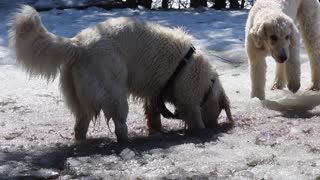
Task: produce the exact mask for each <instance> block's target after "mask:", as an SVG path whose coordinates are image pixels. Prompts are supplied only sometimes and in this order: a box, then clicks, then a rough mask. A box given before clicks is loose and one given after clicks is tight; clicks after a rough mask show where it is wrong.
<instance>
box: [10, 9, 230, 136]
mask: <svg viewBox="0 0 320 180" xmlns="http://www.w3.org/2000/svg"><path fill="white" fill-rule="evenodd" d="M10 37H11V43H12V45H13V47H14V48H15V51H16V55H17V60H18V62H19V63H20V64H22V65H23V66H24V67H25V68H26V70H27V71H28V72H29V73H30V74H32V75H40V76H43V77H45V78H48V79H51V78H55V76H56V75H57V73H58V72H60V81H61V89H62V92H63V94H64V97H65V100H66V103H67V105H68V107H69V108H70V110H71V111H72V112H73V114H74V115H75V118H76V123H75V127H74V131H75V139H76V140H84V139H86V134H87V130H88V126H89V123H90V121H91V120H92V119H94V118H95V117H96V116H97V115H99V114H100V111H101V110H102V111H103V113H104V115H105V117H106V119H108V120H109V119H111V118H112V120H113V121H114V124H115V133H116V136H117V139H118V141H126V140H127V138H128V135H127V133H128V132H127V131H128V130H127V125H126V119H127V114H128V102H127V97H128V95H133V96H134V97H136V98H138V99H141V100H143V101H144V109H145V114H146V117H147V124H148V126H149V128H151V129H154V130H160V129H161V121H160V113H161V109H159V106H158V105H159V102H157V100H158V99H159V98H158V97H159V94H162V95H163V97H161V99H163V100H164V101H166V102H171V103H173V104H174V105H175V106H176V108H177V109H178V112H179V117H180V118H181V119H183V120H184V121H185V122H186V123H187V125H188V127H189V128H190V129H202V128H205V127H215V126H216V125H218V116H219V114H220V112H221V110H222V109H225V110H226V113H227V116H228V118H229V120H232V117H231V113H230V107H229V101H228V98H227V96H226V95H225V92H224V90H223V87H222V85H221V83H220V81H219V78H218V75H217V73H216V72H214V71H212V69H211V66H210V65H209V63H208V62H207V61H206V60H205V58H204V57H203V55H202V54H201V53H199V52H196V53H190V54H189V53H187V52H189V51H190V47H192V44H191V40H192V37H191V36H189V35H187V34H186V33H185V32H183V31H182V30H180V29H170V28H165V27H162V26H160V25H157V24H154V23H151V22H143V21H139V20H135V19H132V18H114V19H109V20H107V21H104V22H102V23H100V24H98V25H96V26H93V27H89V28H87V29H84V30H83V31H81V32H80V33H79V34H77V35H76V36H75V37H73V38H70V39H69V38H64V37H59V36H57V35H54V34H52V33H50V32H48V31H47V29H46V28H45V27H44V26H43V24H42V23H41V20H40V17H39V14H38V13H37V12H36V11H35V10H34V9H33V8H32V7H30V6H22V8H21V9H20V10H19V11H18V12H17V13H16V14H15V16H14V17H13V20H12V28H11V30H10ZM186 54H189V55H188V56H189V57H188V58H189V62H188V63H186V65H185V66H184V67H183V68H182V70H181V71H180V73H178V75H177V76H176V78H175V79H174V82H173V83H172V84H169V86H167V88H165V91H164V92H162V89H163V88H164V87H165V86H166V83H167V81H168V80H169V78H170V77H171V76H172V74H173V73H174V72H175V70H176V68H177V66H178V65H179V64H180V62H181V61H182V60H183V59H184V57H186ZM203 98H205V99H204V100H203ZM160 103H161V102H160Z"/></svg>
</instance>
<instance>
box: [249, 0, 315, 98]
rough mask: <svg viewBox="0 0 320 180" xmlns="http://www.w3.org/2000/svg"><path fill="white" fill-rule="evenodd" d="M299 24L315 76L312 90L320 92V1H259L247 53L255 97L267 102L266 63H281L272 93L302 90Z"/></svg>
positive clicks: (251, 19)
mask: <svg viewBox="0 0 320 180" xmlns="http://www.w3.org/2000/svg"><path fill="white" fill-rule="evenodd" d="M295 21H297V22H298V23H299V27H300V32H301V34H302V37H303V40H304V44H305V47H306V49H307V51H308V55H309V58H310V64H311V73H312V82H313V84H312V87H311V88H310V89H311V90H320V28H319V27H320V26H319V25H320V24H319V22H320V7H319V2H318V0H257V2H256V3H255V4H254V6H253V7H252V9H251V11H250V13H249V17H248V20H247V24H246V50H247V53H248V57H249V63H250V68H251V81H252V87H251V88H252V90H251V97H258V98H259V99H264V98H265V81H266V77H265V76H266V62H265V57H266V56H267V55H271V56H272V57H273V58H274V59H275V60H276V63H277V67H276V77H275V80H274V85H273V87H272V89H282V88H284V87H285V86H286V85H287V87H288V89H289V90H290V91H292V92H293V93H295V92H297V91H298V90H299V88H300V57H299V48H300V46H299V39H300V38H299V32H298V29H297V27H296V25H295Z"/></svg>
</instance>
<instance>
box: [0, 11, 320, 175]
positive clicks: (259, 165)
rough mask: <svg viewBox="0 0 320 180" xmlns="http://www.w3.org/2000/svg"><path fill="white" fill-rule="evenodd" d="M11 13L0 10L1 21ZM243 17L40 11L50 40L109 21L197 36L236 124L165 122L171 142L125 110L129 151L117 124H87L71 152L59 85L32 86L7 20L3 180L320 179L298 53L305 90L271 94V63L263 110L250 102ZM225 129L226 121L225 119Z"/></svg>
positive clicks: (1, 112)
mask: <svg viewBox="0 0 320 180" xmlns="http://www.w3.org/2000/svg"><path fill="white" fill-rule="evenodd" d="M10 12H13V8H2V9H0V16H1V17H8V16H7V15H8V14H9V13H10ZM247 14H248V12H247V11H214V10H205V11H202V12H198V11H196V10H192V11H179V12H178V11H168V12H163V11H147V10H143V9H137V10H130V9H124V10H112V11H105V10H102V9H97V8H89V9H86V10H51V11H48V12H42V13H41V17H42V20H43V23H44V24H45V26H46V27H47V28H48V29H49V30H50V31H51V32H53V33H56V34H59V35H63V36H67V37H72V36H74V35H75V34H76V33H77V32H78V31H80V30H81V29H83V28H85V27H88V26H90V25H93V24H96V23H98V22H100V21H103V20H105V19H107V18H111V17H118V16H134V17H137V18H141V19H145V20H151V21H155V22H158V23H160V24H162V25H165V26H169V27H176V26H182V27H184V28H185V29H186V30H187V31H188V32H189V33H191V34H192V35H194V37H195V41H194V45H195V47H196V48H197V50H203V51H205V52H206V53H207V56H208V58H209V60H210V63H212V65H213V66H214V67H215V68H216V69H217V71H218V72H219V74H220V78H221V81H222V83H223V86H224V88H225V90H226V92H227V94H228V96H229V98H230V100H231V105H232V112H233V115H234V119H235V121H236V126H235V128H233V129H224V128H221V129H218V130H216V131H214V132H213V131H209V130H208V131H206V132H204V133H201V134H198V135H189V134H185V133H184V131H183V128H184V125H183V123H181V122H180V121H178V120H167V119H164V120H163V124H164V128H165V129H166V130H167V131H168V133H166V134H164V135H163V136H162V137H148V136H147V133H146V131H145V129H144V116H143V111H142V105H141V104H138V103H137V102H133V101H130V113H129V115H128V120H127V123H128V127H129V136H130V140H131V142H130V143H128V144H119V143H117V142H116V140H115V135H114V133H113V125H112V123H110V128H111V130H112V131H109V129H108V127H107V125H106V123H105V121H104V119H103V118H101V119H99V120H98V121H96V122H95V123H92V124H91V126H90V128H89V133H88V137H89V140H88V141H87V143H84V144H74V142H73V124H74V118H73V117H72V115H71V114H70V112H69V111H68V109H67V108H66V106H65V104H64V101H63V99H62V96H61V93H60V91H59V83H58V81H57V80H56V81H53V82H49V83H48V82H46V81H45V80H43V79H38V78H30V77H28V76H27V75H26V74H25V72H24V71H23V70H22V69H21V68H20V67H19V66H17V65H16V64H15V60H14V56H13V55H12V53H10V50H9V48H8V39H7V30H8V26H6V25H5V24H7V23H8V18H1V19H0V23H1V24H3V26H0V82H1V83H0V179H2V178H8V179H11V178H21V177H22V178H23V177H24V178H48V179H52V178H60V179H70V178H89V179H96V178H103V179H137V178H138V179H161V178H162V179H188V178H192V179H315V178H316V177H319V176H320V140H319V139H320V133H319V129H320V122H319V115H320V111H319V110H320V108H319V106H317V105H319V103H320V96H319V93H316V92H310V91H307V90H306V89H307V88H308V86H309V85H310V70H309V69H310V68H309V62H308V58H307V56H306V54H305V51H304V49H303V47H301V49H302V55H301V62H302V80H301V82H302V87H301V89H300V91H299V92H298V93H297V94H296V95H293V94H291V93H290V92H289V91H288V90H279V91H270V90H269V88H270V87H271V84H272V80H273V74H274V69H275V67H274V62H273V60H272V59H271V58H269V59H268V72H267V74H268V76H267V78H268V81H267V82H268V83H267V87H268V89H267V98H268V100H266V101H263V102H261V101H259V100H257V99H250V98H249V94H250V80H249V71H248V64H247V60H246V59H247V58H246V54H245V50H244V25H245V21H246V17H247ZM220 120H221V121H225V120H226V117H225V114H224V113H223V114H222V115H221V119H220Z"/></svg>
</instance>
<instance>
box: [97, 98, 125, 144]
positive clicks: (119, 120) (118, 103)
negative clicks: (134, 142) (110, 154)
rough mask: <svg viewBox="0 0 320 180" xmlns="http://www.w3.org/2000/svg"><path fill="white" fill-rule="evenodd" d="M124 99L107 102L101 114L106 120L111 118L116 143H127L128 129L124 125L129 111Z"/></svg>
mask: <svg viewBox="0 0 320 180" xmlns="http://www.w3.org/2000/svg"><path fill="white" fill-rule="evenodd" d="M122 97H125V98H123V99H122V98H120V99H113V100H111V101H110V102H112V103H111V104H110V102H108V103H107V104H108V105H106V106H105V107H103V108H102V109H103V112H104V114H105V116H106V119H109V118H110V117H111V118H112V120H113V122H114V126H115V134H116V136H117V141H118V142H127V141H128V127H127V124H126V120H127V115H128V111H129V106H128V102H127V99H126V96H122Z"/></svg>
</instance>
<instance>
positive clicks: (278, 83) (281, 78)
mask: <svg viewBox="0 0 320 180" xmlns="http://www.w3.org/2000/svg"><path fill="white" fill-rule="evenodd" d="M276 66H277V67H276V77H275V79H274V83H273V86H272V88H271V90H275V89H283V88H284V87H285V85H286V79H285V72H284V70H285V69H284V64H280V63H277V64H276Z"/></svg>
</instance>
